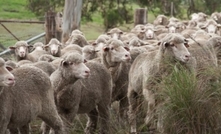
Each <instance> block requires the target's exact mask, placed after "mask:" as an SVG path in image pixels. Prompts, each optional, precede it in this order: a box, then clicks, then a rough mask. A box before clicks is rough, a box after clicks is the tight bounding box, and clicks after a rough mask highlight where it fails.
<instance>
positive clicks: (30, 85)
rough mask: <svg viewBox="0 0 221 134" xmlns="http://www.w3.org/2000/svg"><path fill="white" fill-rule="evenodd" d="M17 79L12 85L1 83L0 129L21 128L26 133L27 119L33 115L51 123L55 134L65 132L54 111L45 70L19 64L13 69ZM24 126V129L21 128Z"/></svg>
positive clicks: (29, 119) (2, 131)
mask: <svg viewBox="0 0 221 134" xmlns="http://www.w3.org/2000/svg"><path fill="white" fill-rule="evenodd" d="M12 74H13V75H14V77H15V79H16V82H15V84H14V86H12V87H1V96H0V100H1V101H0V103H1V104H0V109H1V110H0V111H1V115H0V119H1V120H0V133H1V134H5V132H6V129H7V128H8V129H10V130H15V129H16V128H20V132H21V133H25V134H26V132H27V133H28V130H27V129H28V127H24V126H28V123H30V122H31V121H33V120H34V119H36V117H39V118H41V119H42V120H44V121H45V122H46V123H47V124H48V125H50V126H51V127H52V128H53V129H54V130H55V133H56V134H65V133H66V132H65V129H64V125H63V122H62V120H61V118H60V116H59V115H58V113H57V110H56V107H55V103H54V96H53V89H52V87H51V82H50V79H49V77H48V76H47V74H46V73H44V72H43V71H42V70H40V69H38V68H36V67H27V66H25V67H19V68H16V69H14V70H13V71H12ZM22 128H23V129H22Z"/></svg>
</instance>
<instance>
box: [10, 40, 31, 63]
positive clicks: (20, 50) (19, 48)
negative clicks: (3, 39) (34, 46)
mask: <svg viewBox="0 0 221 134" xmlns="http://www.w3.org/2000/svg"><path fill="white" fill-rule="evenodd" d="M29 47H30V46H29V45H28V43H27V42H26V41H17V42H16V43H15V45H14V46H10V47H9V49H11V50H14V52H15V56H16V60H17V61H20V60H30V61H32V62H33V61H34V58H33V57H32V56H31V55H29V52H28V49H29Z"/></svg>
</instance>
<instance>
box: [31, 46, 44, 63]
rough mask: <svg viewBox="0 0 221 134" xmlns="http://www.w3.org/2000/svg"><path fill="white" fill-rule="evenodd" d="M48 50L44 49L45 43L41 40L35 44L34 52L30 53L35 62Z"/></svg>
mask: <svg viewBox="0 0 221 134" xmlns="http://www.w3.org/2000/svg"><path fill="white" fill-rule="evenodd" d="M47 53H48V52H47V51H45V50H44V44H43V43H41V42H36V43H35V44H34V45H33V50H32V52H30V53H29V55H30V56H31V57H33V59H34V61H33V62H37V61H38V58H39V57H40V56H41V55H43V54H47Z"/></svg>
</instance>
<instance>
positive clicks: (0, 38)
mask: <svg viewBox="0 0 221 134" xmlns="http://www.w3.org/2000/svg"><path fill="white" fill-rule="evenodd" d="M2 24H3V25H4V26H5V27H6V28H7V29H8V30H9V31H10V32H11V33H12V34H13V35H14V36H16V38H18V39H19V40H28V39H30V38H32V37H34V36H36V35H39V34H41V33H43V32H44V31H45V29H44V24H33V23H3V22H2ZM10 32H8V31H7V30H6V29H5V28H4V27H3V26H2V25H0V52H2V51H4V50H5V49H7V48H8V47H9V46H13V45H14V44H15V43H16V42H17V39H16V38H15V37H13V35H11V34H10ZM38 41H41V42H43V43H44V42H45V38H44V37H42V38H39V39H37V40H35V41H34V42H32V44H33V43H35V42H38Z"/></svg>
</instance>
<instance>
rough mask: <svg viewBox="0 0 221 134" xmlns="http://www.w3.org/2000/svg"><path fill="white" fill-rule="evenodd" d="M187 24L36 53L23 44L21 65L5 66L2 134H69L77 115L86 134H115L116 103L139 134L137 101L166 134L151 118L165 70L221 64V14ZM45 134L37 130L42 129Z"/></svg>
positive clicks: (74, 39) (71, 42) (112, 33)
mask: <svg viewBox="0 0 221 134" xmlns="http://www.w3.org/2000/svg"><path fill="white" fill-rule="evenodd" d="M191 17H192V19H191V20H188V21H187V20H186V21H182V20H179V19H177V18H174V17H171V18H168V17H166V16H164V15H159V16H158V17H157V18H156V20H154V22H153V24H151V23H148V24H144V25H143V24H139V25H136V26H135V27H134V28H133V29H131V31H130V32H123V31H122V30H120V29H119V28H113V29H111V30H109V31H108V32H107V33H104V34H101V35H100V36H99V37H98V38H97V39H96V40H91V41H88V40H86V38H85V36H84V33H83V32H81V31H80V30H74V31H72V33H71V35H70V37H69V39H68V41H66V42H64V43H61V42H60V41H59V40H57V39H56V38H52V39H51V40H50V42H49V43H48V44H43V43H41V42H37V43H35V44H34V45H33V46H31V45H28V44H27V42H25V41H18V42H16V43H15V45H14V46H11V47H10V49H11V50H13V51H14V52H15V59H16V60H7V61H5V60H3V59H2V58H0V74H1V75H0V134H6V133H11V134H17V133H21V134H29V132H30V127H29V123H30V122H31V121H33V120H35V119H36V118H37V117H39V118H40V119H42V121H43V122H42V124H41V131H42V133H44V134H48V133H55V134H66V133H70V130H69V129H70V128H69V127H68V126H69V124H71V123H72V122H73V120H74V118H75V117H76V115H77V114H87V117H88V122H87V125H86V128H85V130H84V131H85V133H87V134H91V133H95V132H96V131H97V130H96V129H97V123H98V121H99V122H100V125H99V133H102V134H106V133H111V132H110V121H111V119H110V109H112V104H113V102H116V101H117V102H119V108H118V110H119V111H118V112H117V113H119V120H120V121H122V122H127V121H128V122H129V126H130V133H134V134H135V133H138V132H137V123H136V120H137V119H136V115H137V112H138V111H139V110H141V109H142V108H140V107H139V109H138V106H139V104H138V99H139V98H140V97H143V98H144V100H143V101H145V102H147V107H148V109H147V111H146V118H145V119H144V120H145V123H146V125H147V126H148V127H150V128H154V129H156V130H157V131H159V132H162V133H163V130H162V128H163V127H162V124H161V123H160V121H157V123H156V122H155V120H156V119H158V120H160V119H159V118H160V117H155V116H154V109H155V106H156V101H157V100H156V96H155V94H156V92H157V90H155V89H154V87H153V86H154V85H155V84H157V83H155V82H153V81H151V80H152V79H155V78H156V77H162V75H165V76H166V75H168V73H169V71H168V67H167V66H166V64H167V63H170V64H171V65H173V66H176V64H177V63H181V64H182V65H183V66H185V67H186V69H187V70H189V71H190V72H193V73H197V71H200V70H202V68H203V67H206V66H207V67H210V66H211V67H214V66H219V64H221V61H220V46H221V36H220V34H221V33H220V32H221V31H219V27H220V23H221V14H220V13H213V14H212V15H211V16H208V15H206V14H204V13H202V12H200V13H194V14H192V16H191ZM39 129H40V128H39Z"/></svg>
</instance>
